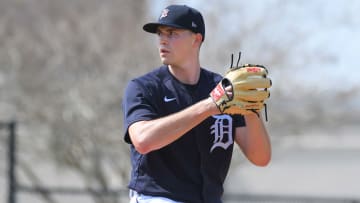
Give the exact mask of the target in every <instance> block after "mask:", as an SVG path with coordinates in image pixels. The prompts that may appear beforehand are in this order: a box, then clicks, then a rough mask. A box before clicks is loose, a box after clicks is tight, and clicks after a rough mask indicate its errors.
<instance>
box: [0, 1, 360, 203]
mask: <svg viewBox="0 0 360 203" xmlns="http://www.w3.org/2000/svg"><path fill="white" fill-rule="evenodd" d="M171 3H177V4H188V5H190V6H193V7H195V8H197V9H198V10H200V11H201V12H202V13H203V16H204V18H205V23H206V38H205V43H204V44H203V46H202V50H201V64H202V66H203V67H206V68H208V69H209V70H212V71H215V72H218V73H224V72H225V71H226V69H227V68H228V67H229V66H230V55H231V54H232V53H235V54H237V53H238V52H239V51H241V52H242V58H241V63H255V64H264V65H266V66H267V67H268V69H269V72H270V75H269V76H270V77H271V78H272V80H273V87H272V88H271V98H270V99H269V102H268V117H269V121H268V122H267V123H266V125H267V127H268V130H269V133H270V135H271V141H272V145H273V158H272V162H271V163H270V165H269V166H267V167H265V168H258V167H255V166H252V165H251V164H250V163H249V162H248V161H247V160H246V159H245V158H244V157H243V155H242V154H241V153H240V151H239V150H238V149H236V150H235V153H234V157H233V162H232V166H231V168H230V172H229V175H228V178H227V181H226V185H225V189H226V190H225V191H226V195H225V202H242V201H266V202H269V201H270V200H272V201H274V202H278V201H282V202H294V201H297V202H320V201H323V202H331V201H336V202H346V201H349V202H360V175H359V171H360V116H359V113H360V106H359V105H360V89H359V88H360V81H359V79H360V63H359V47H360V37H359V36H360V14H359V12H358V11H359V10H360V1H359V0H347V1H342V0H333V1H326V0H313V1H311V2H310V1H300V0H288V1H285V0H267V1H262V0H253V1H243V0H240V1H235V0H223V1H221V2H218V1H215V0H196V1H190V0H189V1H161V0H152V1H145V0H137V1H132V0H0V124H1V125H0V184H1V187H0V202H4V203H5V202H9V199H11V198H9V194H8V193H9V190H10V189H9V188H10V187H9V180H10V179H11V178H9V174H10V169H9V149H10V147H9V146H10V145H9V143H10V142H11V139H10V138H9V137H10V136H9V134H11V133H10V132H11V129H12V128H10V127H8V126H12V125H9V124H11V122H12V121H15V122H16V127H15V132H16V133H15V134H16V156H15V158H16V168H15V172H14V173H13V176H14V177H15V178H16V181H17V184H16V185H15V186H17V187H15V188H17V189H16V191H17V193H16V195H15V198H14V197H12V198H14V199H16V200H17V202H19V203H21V202H31V203H33V202H34V203H35V202H39V203H40V202H51V203H60V202H61V203H63V202H84V203H85V202H86V203H87V202H96V203H105V202H106V203H107V202H114V203H115V202H120V203H122V202H127V201H128V199H127V191H126V185H127V182H128V178H129V172H130V162H129V146H128V145H127V144H125V143H124V142H123V126H122V109H121V101H122V96H123V90H124V86H125V85H126V84H127V82H128V81H129V80H130V79H131V78H133V77H136V76H139V75H142V74H144V73H146V72H147V71H150V70H152V69H154V68H155V67H157V66H159V65H160V60H159V58H158V54H157V49H156V37H155V35H151V34H148V33H146V32H144V31H143V30H142V26H143V24H145V23H147V22H149V21H155V20H156V19H157V17H158V16H159V14H160V11H161V10H162V9H163V8H164V7H166V6H167V5H168V4H171ZM13 124H14V123H13ZM13 127H14V126H13ZM10 176H11V175H10Z"/></svg>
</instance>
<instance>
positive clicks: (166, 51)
mask: <svg viewBox="0 0 360 203" xmlns="http://www.w3.org/2000/svg"><path fill="white" fill-rule="evenodd" d="M168 53H170V51H169V50H167V49H164V48H161V49H160V54H168Z"/></svg>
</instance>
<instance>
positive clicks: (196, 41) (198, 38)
mask: <svg viewBox="0 0 360 203" xmlns="http://www.w3.org/2000/svg"><path fill="white" fill-rule="evenodd" d="M202 38H203V36H202V35H201V34H200V33H195V39H194V44H199V45H200V44H201V43H202Z"/></svg>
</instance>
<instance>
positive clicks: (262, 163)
mask: <svg viewBox="0 0 360 203" xmlns="http://www.w3.org/2000/svg"><path fill="white" fill-rule="evenodd" d="M249 160H250V162H251V163H253V164H254V165H255V166H259V167H266V166H268V165H269V164H270V161H271V153H268V154H266V155H262V156H258V157H253V158H252V159H249Z"/></svg>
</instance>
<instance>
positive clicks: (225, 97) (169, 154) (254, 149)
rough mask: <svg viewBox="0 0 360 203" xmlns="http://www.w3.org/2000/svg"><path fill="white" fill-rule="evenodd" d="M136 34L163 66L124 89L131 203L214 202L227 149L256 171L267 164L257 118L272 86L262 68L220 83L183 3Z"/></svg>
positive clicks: (200, 30) (194, 17) (248, 68)
mask: <svg viewBox="0 0 360 203" xmlns="http://www.w3.org/2000/svg"><path fill="white" fill-rule="evenodd" d="M143 29H144V30H145V31H147V32H150V33H155V34H157V36H158V51H159V55H160V59H161V62H162V64H163V65H162V66H160V67H158V68H156V69H154V70H153V71H151V72H149V73H147V74H145V75H143V76H140V77H137V78H135V79H133V80H131V81H130V82H129V83H128V85H127V87H126V90H125V95H124V99H123V111H124V129H125V135H124V139H125V141H126V142H127V143H129V145H130V150H131V164H132V171H131V179H130V183H129V185H128V187H129V189H130V202H131V203H135V202H138V203H142V202H147V203H150V202H156V203H159V202H160V203H161V202H167V203H169V202H172V203H178V202H195V203H198V202H199V203H201V202H204V203H220V202H222V201H221V197H222V194H223V183H224V180H225V177H226V175H227V173H228V169H229V166H230V161H231V156H232V152H233V147H234V143H236V144H237V145H238V146H239V147H240V148H241V150H242V152H243V153H244V154H245V156H246V157H247V158H248V159H249V160H250V161H251V162H252V163H254V164H255V165H258V166H265V165H267V164H268V163H269V161H270V158H271V145H270V141H269V136H268V133H267V131H266V128H265V127H264V124H263V121H262V118H261V116H259V115H260V114H259V112H260V111H261V109H262V108H263V107H264V101H265V100H266V99H267V98H268V97H269V92H268V88H269V87H270V86H271V81H270V79H268V78H267V70H266V69H265V67H262V66H255V65H245V66H241V67H239V66H237V67H233V68H232V69H230V70H229V71H228V72H227V73H226V74H225V75H224V77H223V76H221V75H219V74H217V73H214V72H211V71H209V70H207V69H205V68H202V67H201V66H200V62H199V51H200V47H201V44H202V43H203V41H204V38H205V24H204V20H203V17H202V15H201V14H200V12H199V11H197V10H196V9H194V8H191V7H188V6H186V5H170V6H168V7H166V8H165V9H164V10H162V12H161V14H160V16H159V19H158V21H157V22H154V23H148V24H145V25H144V26H143Z"/></svg>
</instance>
